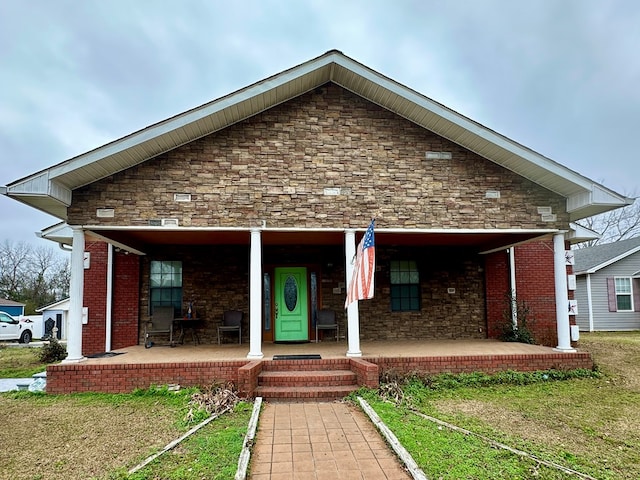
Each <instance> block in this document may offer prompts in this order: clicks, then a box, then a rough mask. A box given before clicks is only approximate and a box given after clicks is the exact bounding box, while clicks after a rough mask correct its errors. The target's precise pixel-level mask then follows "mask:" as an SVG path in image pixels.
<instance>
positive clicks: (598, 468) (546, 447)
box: [368, 332, 640, 479]
mask: <svg viewBox="0 0 640 480" xmlns="http://www.w3.org/2000/svg"><path fill="white" fill-rule="evenodd" d="M580 346H581V348H584V349H587V350H589V351H591V352H592V354H593V356H594V359H595V361H596V363H597V364H598V365H599V367H600V369H601V370H602V372H603V375H602V376H601V377H600V378H583V379H574V380H566V381H553V380H548V381H541V382H537V383H532V384H530V385H510V384H508V383H506V382H505V384H502V385H493V386H488V387H479V388H478V387H464V386H463V387H458V388H436V389H433V388H425V387H424V386H423V385H420V384H418V383H417V382H414V383H412V384H410V385H408V386H405V387H404V392H405V394H406V395H407V398H408V400H409V404H410V405H411V406H413V407H415V408H416V409H417V410H419V411H421V412H423V413H425V414H427V415H430V416H433V417H436V418H439V419H441V420H445V421H448V422H450V423H453V424H455V425H457V426H460V427H463V428H466V429H468V430H471V431H474V432H476V433H480V434H483V435H485V436H487V437H490V438H492V439H493V440H496V441H499V442H501V443H505V444H507V445H509V446H512V447H514V448H518V449H520V450H524V451H527V452H529V453H532V454H534V455H536V456H538V457H539V458H542V459H544V460H549V461H553V462H555V463H558V464H561V465H563V466H566V467H569V468H572V469H575V470H577V471H580V472H582V473H585V474H588V475H591V476H593V477H595V478H599V479H637V478H640V449H638V445H640V388H639V387H640V383H639V380H640V332H629V333H623V334H621V333H616V334H604V333H598V334H588V335H585V334H583V335H582V341H581V345H580ZM368 401H370V402H371V401H372V402H373V404H372V406H373V407H374V408H375V409H376V411H377V412H378V414H379V415H380V416H381V417H382V419H383V420H384V421H385V422H388V425H389V426H390V428H391V429H392V430H393V431H394V433H396V435H397V436H398V438H399V439H400V441H401V442H403V444H404V445H405V447H406V448H407V449H408V450H409V451H410V452H411V453H412V455H414V458H415V459H416V461H417V462H418V463H419V465H420V466H421V468H423V470H424V471H425V473H426V475H427V477H428V478H443V479H447V478H450V479H458V478H470V479H471V478H473V479H475V478H477V479H484V478H496V479H497V478H531V477H533V476H535V477H536V478H541V479H547V478H548V479H555V478H569V476H568V475H566V474H563V473H561V472H558V471H556V470H553V469H550V468H547V467H544V466H540V465H537V464H536V462H531V461H529V460H523V459H522V458H521V457H518V456H516V455H515V454H511V453H508V452H506V451H502V450H496V449H495V448H492V447H490V446H489V445H488V444H487V443H486V442H484V441H482V440H479V439H477V438H475V437H468V436H465V435H463V434H460V433H456V432H452V431H450V430H448V429H446V428H444V427H438V426H437V425H435V424H433V423H431V422H429V421H425V420H422V419H420V418H419V417H417V416H416V415H414V414H413V413H411V412H409V411H408V410H406V409H403V408H395V407H393V406H391V405H389V404H385V403H384V402H381V401H379V400H376V399H375V397H374V398H372V399H368Z"/></svg>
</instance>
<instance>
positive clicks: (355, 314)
mask: <svg viewBox="0 0 640 480" xmlns="http://www.w3.org/2000/svg"><path fill="white" fill-rule="evenodd" d="M344 246H345V266H346V274H347V278H346V280H347V283H346V284H347V285H350V284H351V277H352V276H353V262H352V259H353V258H354V257H355V255H356V232H355V230H352V229H349V230H345V232H344ZM347 326H348V327H347V341H348V348H347V357H362V352H361V351H360V317H359V311H358V302H352V303H351V304H350V305H349V306H348V307H347Z"/></svg>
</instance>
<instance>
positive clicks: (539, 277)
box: [485, 238, 573, 347]
mask: <svg viewBox="0 0 640 480" xmlns="http://www.w3.org/2000/svg"><path fill="white" fill-rule="evenodd" d="M567 248H568V246H567ZM514 255H515V265H516V297H517V299H518V302H519V303H520V302H525V304H526V305H527V307H528V308H529V315H528V328H529V329H530V330H531V332H532V333H533V336H534V339H535V342H536V343H538V344H541V345H546V346H549V347H555V346H557V345H558V335H557V327H556V295H555V283H554V282H555V280H554V264H553V240H552V239H551V238H549V239H546V240H541V241H537V242H529V243H526V244H524V245H518V246H517V247H516V248H515V252H514ZM485 266H486V279H487V289H486V295H487V334H488V337H489V338H499V337H500V334H501V331H502V330H501V328H502V326H503V325H504V324H505V322H507V321H509V319H508V318H507V317H505V313H507V314H508V308H509V305H508V300H507V299H508V293H509V291H510V288H511V287H510V280H509V254H508V253H507V252H506V251H500V252H495V253H492V254H489V255H487V258H486V263H485ZM571 271H572V270H571V267H567V273H571ZM572 297H573V292H567V298H572ZM562 301H564V299H562ZM571 320H572V321H573V318H571Z"/></svg>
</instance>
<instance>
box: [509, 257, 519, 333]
mask: <svg viewBox="0 0 640 480" xmlns="http://www.w3.org/2000/svg"><path fill="white" fill-rule="evenodd" d="M509 279H510V284H511V295H510V296H511V298H510V301H511V323H512V324H513V326H514V327H516V328H517V327H518V303H517V302H518V300H517V298H518V297H517V292H516V249H515V247H511V248H509Z"/></svg>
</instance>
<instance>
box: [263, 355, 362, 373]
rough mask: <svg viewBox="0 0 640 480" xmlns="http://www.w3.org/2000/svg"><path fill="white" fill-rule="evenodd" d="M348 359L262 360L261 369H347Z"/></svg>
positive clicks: (348, 365)
mask: <svg viewBox="0 0 640 480" xmlns="http://www.w3.org/2000/svg"><path fill="white" fill-rule="evenodd" d="M350 368H351V367H350V363H349V360H348V359H341V358H340V359H335V358H332V359H325V360H263V362H262V371H263V372H264V371H269V372H281V371H284V372H290V371H296V372H297V371H306V370H349V369H350Z"/></svg>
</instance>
